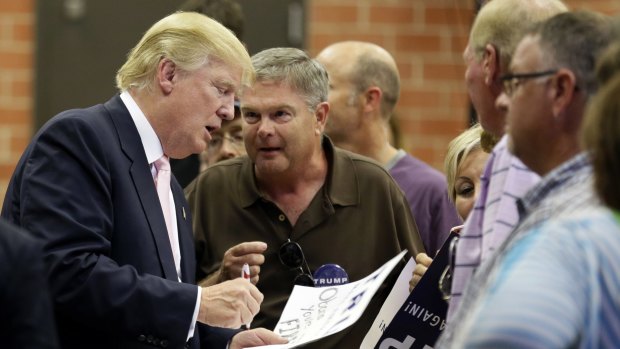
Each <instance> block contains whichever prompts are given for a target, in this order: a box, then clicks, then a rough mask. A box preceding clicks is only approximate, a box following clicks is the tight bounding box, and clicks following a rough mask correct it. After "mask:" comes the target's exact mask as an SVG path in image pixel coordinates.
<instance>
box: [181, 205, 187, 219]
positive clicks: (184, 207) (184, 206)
mask: <svg viewBox="0 0 620 349" xmlns="http://www.w3.org/2000/svg"><path fill="white" fill-rule="evenodd" d="M181 208H182V209H183V220H186V219H185V206H183V207H181Z"/></svg>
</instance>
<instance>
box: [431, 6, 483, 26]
mask: <svg viewBox="0 0 620 349" xmlns="http://www.w3.org/2000/svg"><path fill="white" fill-rule="evenodd" d="M473 18H474V10H473V7H471V8H464V7H461V8H454V7H452V8H437V7H427V8H426V9H425V11H424V23H425V24H432V25H446V26H450V27H454V26H462V27H469V26H470V25H471V23H472V21H473Z"/></svg>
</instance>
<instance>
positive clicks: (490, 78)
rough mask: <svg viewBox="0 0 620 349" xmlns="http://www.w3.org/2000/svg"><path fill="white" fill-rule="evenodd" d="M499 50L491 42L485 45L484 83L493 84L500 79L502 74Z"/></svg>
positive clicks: (483, 60)
mask: <svg viewBox="0 0 620 349" xmlns="http://www.w3.org/2000/svg"><path fill="white" fill-rule="evenodd" d="M499 59H500V57H499V51H498V50H497V48H496V47H495V46H493V45H491V44H486V46H484V54H483V56H482V69H483V70H484V83H485V84H486V85H487V86H491V85H492V84H493V83H495V82H496V81H498V79H499V75H500V62H499Z"/></svg>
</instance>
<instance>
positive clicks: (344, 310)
mask: <svg viewBox="0 0 620 349" xmlns="http://www.w3.org/2000/svg"><path fill="white" fill-rule="evenodd" d="M405 253H407V251H406V250H405V251H402V252H401V253H399V254H398V255H397V256H396V257H394V258H392V259H391V260H389V261H388V262H387V263H385V264H384V265H383V266H381V267H380V268H379V269H377V270H376V271H374V272H373V273H372V274H370V275H368V276H367V277H365V278H363V279H361V280H358V281H355V282H351V283H348V284H344V285H339V286H331V287H305V286H295V287H294V288H293V292H292V293H291V296H290V297H289V299H288V302H287V303H286V306H285V307H284V311H282V315H281V316H280V320H279V321H278V324H277V325H276V328H275V330H274V332H275V333H277V334H278V335H280V336H282V337H284V338H286V339H288V341H289V342H288V343H287V344H283V345H265V346H261V347H254V349H257V348H261V349H266V348H269V349H275V348H278V349H279V348H282V349H284V348H294V347H296V346H298V345H302V344H306V343H310V342H313V341H316V340H318V339H321V338H323V337H327V336H329V335H331V334H334V333H336V332H338V331H341V330H343V329H345V328H347V327H349V326H351V325H352V324H354V323H355V321H357V320H358V319H359V318H360V317H361V316H362V314H363V313H364V310H365V309H366V307H367V306H368V303H370V300H371V299H372V296H374V294H375V293H376V292H377V290H378V289H379V287H380V286H381V284H382V283H383V281H384V280H385V278H386V277H387V276H388V275H389V274H390V272H391V271H392V269H394V267H395V266H396V265H397V264H398V262H399V261H400V260H401V259H402V258H403V256H404V255H405Z"/></svg>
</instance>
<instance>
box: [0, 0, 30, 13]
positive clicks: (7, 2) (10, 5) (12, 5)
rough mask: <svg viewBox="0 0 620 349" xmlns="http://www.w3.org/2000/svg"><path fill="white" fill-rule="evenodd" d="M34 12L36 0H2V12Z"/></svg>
mask: <svg viewBox="0 0 620 349" xmlns="http://www.w3.org/2000/svg"><path fill="white" fill-rule="evenodd" d="M9 12H19V13H33V12H34V0H0V13H5V14H6V13H9Z"/></svg>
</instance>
